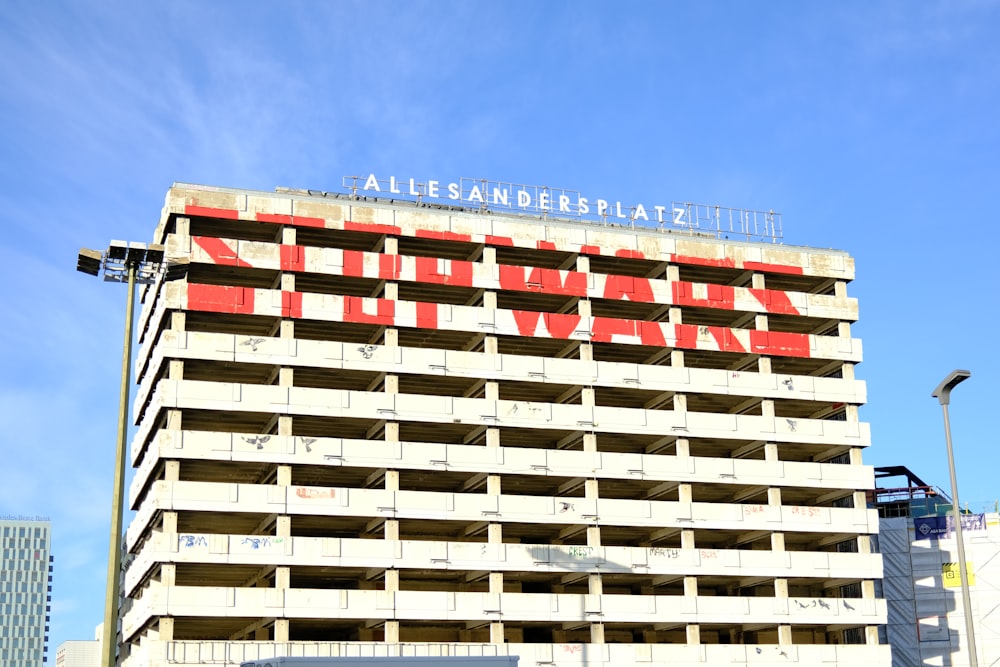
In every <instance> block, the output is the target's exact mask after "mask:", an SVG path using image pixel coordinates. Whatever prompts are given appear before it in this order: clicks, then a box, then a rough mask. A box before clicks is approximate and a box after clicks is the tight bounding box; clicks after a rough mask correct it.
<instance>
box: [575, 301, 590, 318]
mask: <svg viewBox="0 0 1000 667" xmlns="http://www.w3.org/2000/svg"><path fill="white" fill-rule="evenodd" d="M576 312H577V314H578V315H579V316H580V317H590V315H591V312H592V311H591V309H590V299H580V300H579V301H577V302H576Z"/></svg>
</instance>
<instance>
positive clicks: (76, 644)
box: [56, 639, 101, 667]
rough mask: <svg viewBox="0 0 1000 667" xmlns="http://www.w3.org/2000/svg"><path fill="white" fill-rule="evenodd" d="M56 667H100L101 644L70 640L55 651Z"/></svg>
mask: <svg viewBox="0 0 1000 667" xmlns="http://www.w3.org/2000/svg"><path fill="white" fill-rule="evenodd" d="M56 667H101V642H100V640H97V639H90V640H85V639H70V640H67V641H64V642H63V643H62V644H60V645H59V648H57V649H56Z"/></svg>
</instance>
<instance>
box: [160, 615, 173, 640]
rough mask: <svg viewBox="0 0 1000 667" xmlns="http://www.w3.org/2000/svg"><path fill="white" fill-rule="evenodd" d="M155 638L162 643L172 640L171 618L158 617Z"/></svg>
mask: <svg viewBox="0 0 1000 667" xmlns="http://www.w3.org/2000/svg"><path fill="white" fill-rule="evenodd" d="M157 638H158V639H159V640H160V641H162V642H169V641H173V640H174V617H173V616H160V621H159V625H158V627H157Z"/></svg>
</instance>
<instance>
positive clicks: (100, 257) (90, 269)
mask: <svg viewBox="0 0 1000 667" xmlns="http://www.w3.org/2000/svg"><path fill="white" fill-rule="evenodd" d="M103 261H104V254H103V253H101V251H100V250H91V249H90V248H80V254H79V255H77V256H76V270H77V271H80V272H81V273H89V274H90V275H92V276H97V275H100V273H101V262H103Z"/></svg>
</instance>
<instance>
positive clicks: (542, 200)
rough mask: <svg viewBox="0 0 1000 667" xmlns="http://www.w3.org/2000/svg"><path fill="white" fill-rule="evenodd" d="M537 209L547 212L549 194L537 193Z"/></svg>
mask: <svg viewBox="0 0 1000 667" xmlns="http://www.w3.org/2000/svg"><path fill="white" fill-rule="evenodd" d="M538 208H540V209H542V210H543V211H547V210H548V208H549V193H548V192H539V193H538Z"/></svg>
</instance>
